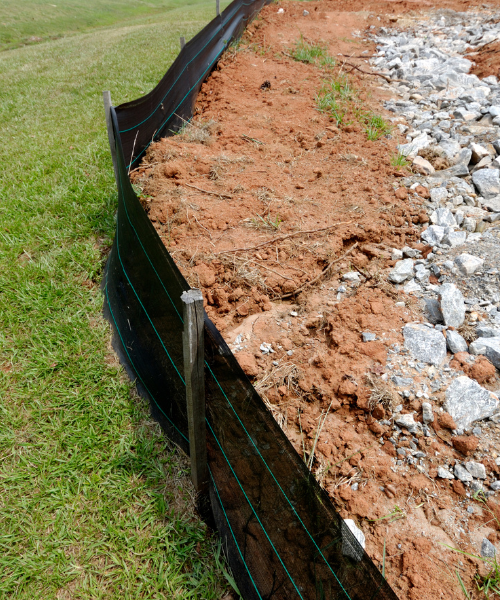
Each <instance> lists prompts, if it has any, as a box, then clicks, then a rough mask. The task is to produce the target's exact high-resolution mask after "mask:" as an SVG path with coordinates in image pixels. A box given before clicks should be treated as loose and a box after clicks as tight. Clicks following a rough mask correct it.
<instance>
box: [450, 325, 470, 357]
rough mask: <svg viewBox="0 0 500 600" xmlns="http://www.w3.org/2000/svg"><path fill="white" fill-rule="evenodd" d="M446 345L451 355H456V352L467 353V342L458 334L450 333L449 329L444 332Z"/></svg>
mask: <svg viewBox="0 0 500 600" xmlns="http://www.w3.org/2000/svg"><path fill="white" fill-rule="evenodd" d="M446 345H447V346H448V350H449V351H450V352H451V353H452V354H457V353H458V352H467V350H468V346H467V342H466V341H465V340H464V338H463V337H462V336H461V335H460V334H459V333H457V332H456V331H452V330H451V329H450V330H448V331H447V332H446Z"/></svg>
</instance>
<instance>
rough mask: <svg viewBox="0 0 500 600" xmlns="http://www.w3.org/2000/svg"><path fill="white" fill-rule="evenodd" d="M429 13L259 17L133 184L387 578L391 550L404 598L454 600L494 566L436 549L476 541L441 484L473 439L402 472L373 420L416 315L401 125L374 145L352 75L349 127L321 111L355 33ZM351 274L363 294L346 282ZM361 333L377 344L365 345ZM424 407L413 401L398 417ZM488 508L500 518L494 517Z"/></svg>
mask: <svg viewBox="0 0 500 600" xmlns="http://www.w3.org/2000/svg"><path fill="white" fill-rule="evenodd" d="M470 4H471V3H468V2H441V3H440V6H443V7H453V8H455V9H458V10H464V9H466V7H468V6H470ZM428 5H429V6H430V3H424V2H419V3H414V2H340V3H339V2H335V3H334V2H327V1H323V2H318V3H314V2H308V3H292V2H287V3H283V4H282V5H281V6H283V7H284V8H285V13H284V14H277V11H278V8H279V6H280V5H277V4H273V5H271V6H268V7H266V8H265V9H264V10H263V11H262V13H261V16H260V18H259V19H258V20H256V21H255V22H254V23H253V24H252V25H251V26H250V28H249V29H248V30H247V32H246V34H245V37H244V39H243V41H242V44H241V45H240V47H239V48H238V50H237V51H236V50H234V51H230V52H228V53H226V55H225V56H224V57H223V60H222V61H221V62H220V63H219V66H218V68H217V70H216V71H214V72H213V73H212V75H211V76H210V78H209V79H208V80H207V82H206V83H205V84H204V85H203V87H202V91H201V94H200V96H199V98H198V101H197V104H196V107H195V125H191V126H188V127H186V130H185V131H184V132H183V133H182V134H181V135H178V136H175V137H171V138H167V139H164V140H161V141H159V142H157V143H155V144H154V145H152V146H151V148H150V149H149V151H148V154H147V157H146V159H145V161H144V162H143V163H142V165H141V166H140V167H139V168H138V169H137V170H136V171H134V172H133V173H132V174H131V178H132V180H133V182H134V183H135V184H137V185H139V186H140V188H141V189H142V191H143V204H144V207H145V210H146V211H147V212H148V214H149V216H150V219H151V221H152V223H153V224H154V226H155V228H156V230H157V232H158V234H159V235H160V236H161V238H162V239H163V240H164V243H165V245H166V247H167V248H168V249H169V251H170V252H171V254H172V256H173V257H174V259H175V260H176V262H177V264H178V265H179V267H180V269H181V270H182V272H183V274H184V275H185V276H186V278H187V280H188V281H189V283H190V284H191V285H192V286H194V287H200V288H201V289H202V290H203V294H204V298H205V306H206V310H207V313H208V315H209V317H210V318H211V319H212V320H213V321H214V323H215V324H216V325H217V327H218V328H219V330H220V331H221V332H222V333H223V335H224V337H225V339H226V340H227V341H228V343H229V344H230V345H231V348H233V350H234V351H235V355H236V357H237V358H238V360H239V361H240V364H241V365H242V367H243V368H244V370H245V371H246V373H247V374H248V375H249V376H250V377H251V378H252V379H253V381H254V384H255V386H256V388H257V389H258V391H259V392H260V393H261V395H262V397H263V398H264V400H265V401H266V403H267V404H268V406H269V408H270V410H271V411H272V412H273V415H274V416H275V418H276V420H277V421H278V423H279V424H280V426H281V427H282V428H283V430H284V431H285V433H286V434H287V436H288V437H289V438H290V440H291V441H292V443H293V444H294V446H295V448H296V449H297V451H298V452H299V453H300V454H301V455H305V457H306V458H307V459H308V460H310V461H311V466H312V470H313V471H314V472H315V474H316V476H317V478H318V480H319V482H320V484H321V485H322V486H323V487H324V488H325V489H326V490H327V491H328V492H329V493H330V495H331V498H332V500H333V502H334V503H335V505H336V506H337V508H338V509H339V511H340V513H341V515H342V516H343V517H344V518H347V517H349V518H354V519H355V520H356V521H357V523H358V525H359V526H360V527H361V528H362V529H363V531H364V533H365V535H366V537H367V548H366V549H367V552H368V554H369V555H370V556H371V557H372V559H373V560H374V561H375V563H376V564H378V565H380V567H381V565H382V561H383V553H384V543H385V570H386V577H387V579H388V581H389V582H390V584H391V585H392V586H393V588H394V590H395V591H396V593H397V594H398V596H399V597H400V598H401V599H405V598H409V599H411V600H436V599H438V598H443V599H449V600H452V599H456V598H461V597H462V596H463V594H462V592H461V589H460V586H459V582H458V579H457V576H456V571H457V569H458V570H459V572H460V574H461V578H462V580H463V581H464V583H465V585H466V586H467V589H468V590H474V589H475V584H474V582H473V577H474V575H475V574H476V572H477V571H478V570H481V569H483V568H484V567H483V566H482V565H481V564H479V561H477V560H475V559H471V558H468V557H466V556H463V555H460V554H457V553H454V552H452V551H450V550H448V549H447V548H446V547H445V546H443V544H446V545H450V546H453V547H456V548H460V549H462V550H464V551H468V550H470V543H471V539H472V538H471V537H469V536H467V535H465V534H463V533H460V530H459V528H458V527H457V525H456V521H457V520H458V519H459V518H462V517H459V514H463V505H462V502H463V500H464V496H465V488H464V487H463V485H462V484H461V483H460V482H458V481H454V482H453V484H452V483H450V482H449V481H446V480H440V479H436V478H435V477H436V475H437V465H438V464H443V461H444V460H445V459H446V458H450V459H452V458H461V459H463V454H462V453H464V454H465V453H467V454H469V455H470V456H473V455H474V452H475V451H476V450H477V449H481V444H480V443H479V441H478V440H477V439H476V438H474V439H472V438H471V437H464V438H463V439H460V440H458V441H456V447H453V446H452V444H451V442H450V437H451V436H450V435H449V433H448V430H447V429H446V423H439V422H437V421H436V422H435V424H434V428H435V430H436V432H438V436H439V437H437V438H434V439H433V441H431V439H430V438H424V437H419V436H417V437H418V447H419V449H421V450H422V451H423V452H425V453H426V456H427V457H428V460H429V469H428V470H426V471H425V472H424V471H418V470H416V469H415V468H414V467H408V466H407V467H403V468H395V466H394V464H395V463H394V460H393V459H394V457H395V454H396V452H395V449H394V446H393V445H392V444H391V443H389V442H388V441H387V439H386V438H387V437H389V435H390V428H389V427H384V426H383V425H381V424H380V423H379V421H378V420H380V419H382V418H383V417H384V415H385V414H389V413H390V411H391V410H392V408H393V407H394V405H395V404H396V403H400V402H401V401H402V400H401V398H400V397H399V396H397V394H396V392H395V390H394V389H393V388H391V386H390V384H385V383H384V382H383V380H382V379H381V378H380V375H382V374H383V373H384V372H385V365H386V358H387V352H388V349H389V348H390V346H391V345H392V344H395V343H397V344H400V345H402V336H401V327H402V326H403V325H404V323H406V322H408V321H414V320H419V319H420V318H421V317H420V313H419V309H418V307H417V306H416V305H415V302H414V300H412V299H411V298H409V297H407V296H405V295H404V294H402V293H401V292H397V291H396V290H395V289H394V288H393V287H392V286H391V285H389V284H387V283H386V282H385V277H382V272H383V271H385V270H386V269H387V267H389V266H392V264H393V263H392V261H391V260H390V249H391V248H402V247H403V246H405V245H410V246H413V247H418V248H419V249H421V250H425V248H424V247H423V246H421V245H419V244H417V242H416V240H418V239H419V235H420V234H419V227H420V226H421V223H423V222H424V221H425V220H426V217H425V213H424V212H423V211H422V209H421V206H420V202H419V201H418V200H409V199H408V194H407V192H406V189H405V188H402V187H401V186H400V183H399V181H400V175H401V173H400V172H398V171H396V170H395V168H394V167H392V166H391V157H393V156H395V155H396V154H397V152H396V144H397V143H398V139H397V129H395V130H394V129H393V130H392V136H388V137H386V136H382V137H381V138H380V139H377V140H375V141H368V140H367V133H366V131H365V127H364V125H363V119H362V116H361V117H360V115H362V114H366V113H367V112H370V111H372V113H373V114H376V115H382V116H384V117H385V118H386V119H389V118H390V117H391V116H392V117H393V116H394V115H390V114H388V113H387V114H385V113H384V110H383V108H382V104H381V99H383V97H384V94H385V93H386V92H384V91H383V90H382V89H380V88H378V87H377V86H378V85H379V81H380V80H379V79H378V78H377V77H373V76H366V75H363V74H362V73H360V72H359V71H356V70H354V71H352V72H351V73H350V75H349V77H350V82H351V85H352V86H354V88H356V90H357V92H356V94H355V95H354V96H353V98H354V100H353V101H352V102H351V103H350V105H349V106H350V108H349V109H348V113H347V114H346V115H345V118H344V121H343V125H342V126H340V127H339V126H337V123H336V121H335V120H334V119H333V118H331V117H329V115H328V114H324V113H321V112H319V111H318V110H317V106H316V102H315V98H316V95H317V93H318V92H319V90H320V88H321V86H322V85H323V81H324V80H325V79H330V78H331V77H332V75H333V76H335V77H338V76H339V73H340V72H342V73H345V72H347V71H349V70H350V69H351V68H350V67H347V66H346V65H345V64H343V62H342V61H343V58H344V57H343V56H339V54H341V55H349V56H353V55H354V56H366V55H368V56H369V55H370V54H372V52H373V50H374V45H373V44H372V43H371V42H367V41H362V36H363V33H361V35H360V34H357V33H355V32H356V31H357V32H365V31H366V30H367V28H369V27H370V26H371V25H374V24H376V25H377V26H379V25H380V24H381V23H391V20H392V22H393V16H392V15H394V13H397V14H401V13H404V12H409V11H415V10H416V9H417V8H422V7H426V6H428ZM305 8H306V9H307V10H308V11H309V12H310V14H309V16H308V17H307V18H306V17H303V10H304V9H305ZM334 9H335V10H334ZM349 10H357V11H361V10H363V11H364V12H358V13H354V12H348V11H349ZM342 11H344V12H342ZM379 16H380V17H381V19H380V20H378V17H379ZM371 31H373V29H372V30H371ZM301 34H302V36H303V37H304V39H306V40H312V41H316V42H321V43H323V44H327V45H328V48H329V52H330V54H331V55H332V56H334V57H337V59H338V62H337V65H336V67H335V69H333V71H332V70H330V69H329V68H327V67H321V66H319V65H315V64H304V63H301V62H297V61H295V60H293V59H292V58H291V57H290V52H291V51H292V49H293V47H294V45H295V43H296V42H297V40H298V39H299V36H300V35H301ZM363 52H365V54H364V55H363V54H362V53H363ZM349 61H350V62H352V61H356V64H357V65H359V66H361V68H362V69H363V70H368V69H369V67H368V66H367V65H366V63H365V62H363V61H362V60H361V59H355V58H349ZM360 109H362V111H364V113H363V112H360ZM196 123H197V124H196ZM420 193H421V196H422V197H424V196H425V195H426V194H427V190H426V189H425V188H420ZM347 273H358V274H359V282H358V283H356V282H354V283H350V282H346V281H343V280H342V276H343V275H344V274H347ZM342 286H343V287H342ZM339 288H340V291H339ZM342 290H344V291H342ZM367 330H369V331H370V332H372V333H375V334H377V338H378V339H379V340H381V341H372V342H367V343H366V342H363V341H362V335H361V334H362V332H363V331H367ZM262 344H264V346H262ZM459 358H460V357H458V359H457V366H458V367H460V364H459ZM476 371H477V373H476V375H477V378H478V380H480V379H481V378H483V379H484V378H485V377H487V376H488V373H487V372H486V371H488V367H487V365H482V366H481V364H480V365H479V366H478V367H477V368H476ZM471 376H475V375H474V373H471ZM419 409H420V401H414V402H412V403H411V404H409V405H405V406H404V409H403V412H408V411H410V410H417V411H418V414H420V410H419ZM325 415H326V417H325ZM322 416H323V418H324V424H323V426H322V428H321V427H320V425H319V424H320V423H321V422H322V418H321V417H322ZM411 437H412V436H408V442H407V443H408V445H410V441H411ZM380 438H385V440H384V443H383V444H380V442H379V441H378V440H379V439H380ZM316 439H317V443H315V440H316ZM400 439H401V438H400ZM436 440H438V441H436ZM455 440H457V438H455ZM412 443H413V442H412ZM402 445H404V441H403V442H402ZM491 462H492V464H491V465H490V467H491V469H493V470H495V469H496V470H497V473H498V471H499V468H498V467H497V466H496V465H495V464H494V462H493V461H491ZM352 483H358V486H359V491H356V492H355V491H353V490H352V489H351V484H352ZM490 507H491V510H493V511H496V513H497V514H498V515H500V509H499V507H498V504H495V503H494V502H493V501H492V500H490ZM460 510H461V511H462V512H461V513H460ZM469 517H470V519H469V523H468V526H469V528H471V530H472V528H473V525H474V526H476V525H477V527H476V529H477V530H478V534H477V535H482V536H486V535H489V536H490V538H491V539H492V540H496V539H497V537H498V535H499V534H498V531H499V525H498V522H495V521H494V519H492V517H491V511H490V509H488V508H487V507H486V506H484V505H481V503H478V502H476V503H475V505H474V513H473V514H471V515H469ZM485 523H487V525H485ZM485 528H486V529H485ZM475 594H476V592H473V595H472V596H471V598H476V597H477V598H479V597H480V596H476V595H475Z"/></svg>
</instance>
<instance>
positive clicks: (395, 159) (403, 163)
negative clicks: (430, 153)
mask: <svg viewBox="0 0 500 600" xmlns="http://www.w3.org/2000/svg"><path fill="white" fill-rule="evenodd" d="M410 165H411V163H410V161H409V160H408V158H407V157H406V156H405V155H404V154H401V153H398V154H395V155H394V156H392V157H391V166H392V167H395V168H396V169H397V170H399V169H404V168H406V167H409V166H410Z"/></svg>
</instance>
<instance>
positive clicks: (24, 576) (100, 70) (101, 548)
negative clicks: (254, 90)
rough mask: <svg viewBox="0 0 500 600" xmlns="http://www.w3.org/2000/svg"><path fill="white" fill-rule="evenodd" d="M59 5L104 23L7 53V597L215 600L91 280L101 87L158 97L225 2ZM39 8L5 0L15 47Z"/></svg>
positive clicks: (206, 543)
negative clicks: (167, 75) (187, 43)
mask: <svg viewBox="0 0 500 600" xmlns="http://www.w3.org/2000/svg"><path fill="white" fill-rule="evenodd" d="M54 3H55V4H56V5H57V4H58V0H54ZM65 4H66V6H68V5H71V6H72V7H74V8H75V11H76V10H77V9H78V11H80V12H79V13H78V14H79V15H86V16H81V18H80V17H79V19H80V21H81V23H84V24H85V25H86V26H87V25H92V24H96V23H98V24H99V23H107V24H108V26H107V27H101V28H99V29H95V30H93V31H87V32H85V33H75V34H72V35H71V36H64V37H61V38H59V39H55V40H48V41H45V42H42V43H39V44H36V45H30V46H24V47H19V48H15V49H10V50H7V51H4V52H1V53H0V135H1V139H2V141H3V143H2V145H1V147H0V163H1V165H2V168H1V170H0V598H26V599H30V600H32V599H35V598H41V599H42V598H43V599H44V600H48V599H52V598H54V599H55V598H57V599H62V598H68V599H70V598H71V599H73V598H88V599H93V600H95V599H97V598H106V599H109V598H120V599H134V600H135V599H138V598H148V599H149V598H169V599H170V598H182V599H185V598H203V599H205V598H207V599H212V598H213V599H219V598H220V597H221V596H222V595H223V592H224V590H225V589H226V587H227V578H226V577H225V576H224V570H225V567H224V563H223V560H222V559H221V558H220V553H219V545H218V543H217V542H216V541H215V539H214V538H213V537H210V536H208V535H207V531H206V527H205V526H204V524H203V523H201V522H200V521H199V519H198V518H197V517H196V516H195V514H194V510H193V502H192V487H191V485H190V482H189V469H188V465H187V463H186V459H185V458H184V457H183V455H182V454H181V453H180V452H178V451H177V450H175V449H172V448H170V447H169V446H168V445H167V443H166V441H165V438H164V437H163V436H162V434H161V432H160V430H159V428H158V427H157V426H156V425H155V424H154V423H153V422H152V420H151V418H150V417H149V413H148V410H147V407H146V406H145V404H144V403H143V402H142V401H141V400H139V399H138V398H137V397H136V396H135V394H134V392H133V389H132V388H131V384H130V383H129V382H128V380H127V379H126V377H125V376H124V374H123V371H122V369H121V368H120V366H119V365H118V363H117V362H116V359H115V357H114V354H113V353H112V351H111V350H110V330H109V326H108V324H107V323H106V321H104V319H103V318H102V316H101V307H102V295H101V292H100V291H99V282H100V277H101V273H102V269H103V265H104V262H105V256H106V252H107V250H108V249H109V245H110V243H111V240H112V237H113V234H114V213H115V210H116V189H115V184H114V180H113V169H112V165H111V159H110V155H109V149H108V142H107V135H106V129H105V122H104V114H103V108H102V96H101V93H102V90H104V89H109V90H111V92H112V97H113V100H114V102H115V103H117V104H118V103H120V102H123V101H125V100H131V99H133V98H135V97H137V96H139V95H141V94H142V93H144V92H147V91H149V90H150V89H151V87H153V86H154V85H155V83H156V82H157V81H158V79H159V78H160V77H161V76H162V75H163V73H164V72H165V70H166V69H167V67H168V65H169V64H170V62H171V61H172V59H173V58H174V57H175V56H176V54H177V52H178V47H179V41H178V40H179V36H180V35H185V36H186V38H187V39H189V38H190V37H192V36H193V35H194V34H195V33H196V32H198V31H199V30H200V28H201V27H202V26H203V25H204V24H205V23H206V22H207V21H208V20H210V18H212V16H213V14H214V12H215V7H214V4H215V3H214V2H213V1H210V2H205V1H202V0H199V1H197V2H195V1H194V0H193V1H192V2H191V3H188V4H186V3H185V2H181V0H172V1H171V2H170V1H167V0H163V1H160V0H153V1H151V2H150V3H149V4H148V5H145V4H140V3H139V2H137V1H134V2H133V1H132V0H129V1H128V0H116V1H115V2H114V3H113V2H111V1H105V2H101V3H97V2H96V1H95V0H86V2H85V3H84V2H83V1H82V2H79V3H77V2H76V1H75V2H73V0H71V1H67V2H66V3H65ZM181 4H183V6H182V8H180V5H181ZM225 5H226V4H224V6H225ZM47 6H50V5H49V4H46V3H42V2H41V1H38V2H36V1H35V0H33V1H28V0H27V1H26V2H13V1H12V0H7V1H5V0H4V2H3V3H2V4H1V7H0V15H1V18H0V22H2V19H4V20H5V19H6V16H5V14H4V13H6V12H7V13H8V12H9V7H13V8H14V9H15V10H13V13H12V15H10V16H9V17H8V19H7V21H5V22H4V25H3V26H4V27H6V28H7V30H8V29H9V27H10V28H11V30H13V29H15V35H14V34H13V37H12V38H11V39H13V40H14V41H16V40H17V41H21V40H22V38H23V36H26V35H28V34H30V33H35V34H36V32H35V30H34V29H33V28H32V27H33V23H32V18H33V17H35V18H36V19H38V16H37V15H38V12H37V11H38V10H40V11H42V10H45V8H46V7H47ZM97 6H99V7H100V8H99V11H97V9H96V7H97ZM162 6H163V10H162V11H160V10H159V9H160V8H161V7H162ZM92 7H94V9H95V10H96V13H95V15H92V13H93V9H92ZM145 7H146V8H145ZM167 8H170V9H171V10H167ZM146 9H148V10H149V15H148V14H145V13H146ZM113 11H116V19H117V21H118V22H117V23H115V24H114V25H113V26H111V25H110V20H111V19H112V18H114V17H113ZM141 11H142V14H141V15H140V16H137V15H136V13H137V12H141ZM131 14H132V15H135V16H130V15H131ZM68 15H69V16H70V13H68V11H66V13H64V11H63V10H62V9H61V13H60V15H59V16H58V17H57V18H56V17H54V15H50V14H49V16H48V17H47V18H46V19H45V20H43V19H41V20H40V23H41V24H42V25H43V28H44V29H43V30H44V31H45V32H46V34H49V33H50V35H58V34H60V33H64V34H65V33H67V32H68V31H71V30H73V29H75V28H74V27H73V26H72V24H71V22H70V20H69V16H68ZM127 15H129V18H128V19H127V20H126V21H125V20H124V19H125V17H126V16H127ZM9 19H10V21H9ZM85 19H86V20H85ZM5 23H7V25H5ZM42 25H41V26H42ZM2 35H3V34H2Z"/></svg>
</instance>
